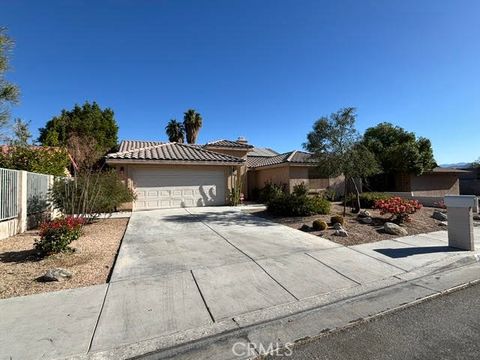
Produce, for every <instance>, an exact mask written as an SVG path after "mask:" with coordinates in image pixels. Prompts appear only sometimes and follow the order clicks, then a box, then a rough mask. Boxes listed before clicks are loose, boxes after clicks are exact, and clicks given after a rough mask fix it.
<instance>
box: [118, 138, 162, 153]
mask: <svg viewBox="0 0 480 360" xmlns="http://www.w3.org/2000/svg"><path fill="white" fill-rule="evenodd" d="M161 144H164V143H162V142H160V141H137V140H123V141H122V142H121V143H120V148H119V149H118V152H124V151H130V150H134V149H140V148H145V147H149V146H155V145H161Z"/></svg>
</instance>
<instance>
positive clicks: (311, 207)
mask: <svg viewBox="0 0 480 360" xmlns="http://www.w3.org/2000/svg"><path fill="white" fill-rule="evenodd" d="M330 206H331V205H330V202H329V201H328V200H326V199H324V198H322V197H320V196H314V197H309V196H307V195H296V194H285V193H282V194H280V195H278V196H276V197H274V198H273V199H271V200H270V201H269V202H268V203H267V210H268V211H269V212H270V213H272V214H275V215H281V216H310V215H315V214H328V213H330Z"/></svg>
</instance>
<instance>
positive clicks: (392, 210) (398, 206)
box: [375, 197, 422, 222]
mask: <svg viewBox="0 0 480 360" xmlns="http://www.w3.org/2000/svg"><path fill="white" fill-rule="evenodd" d="M421 208H422V204H420V203H419V202H418V201H417V200H405V199H402V198H400V197H392V198H390V199H386V200H378V201H375V209H379V210H380V214H381V215H384V214H391V215H392V218H395V220H396V221H398V222H404V221H410V218H409V215H411V214H414V213H416V212H417V210H419V209H421Z"/></svg>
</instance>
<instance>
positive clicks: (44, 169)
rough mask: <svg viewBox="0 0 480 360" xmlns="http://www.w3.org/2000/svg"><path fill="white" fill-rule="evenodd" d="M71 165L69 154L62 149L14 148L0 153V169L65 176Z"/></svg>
mask: <svg viewBox="0 0 480 360" xmlns="http://www.w3.org/2000/svg"><path fill="white" fill-rule="evenodd" d="M69 165H70V158H69V157H68V153H67V151H66V150H64V149H62V148H41V147H35V146H12V147H11V148H9V149H8V151H7V152H1V153H0V167H2V168H6V169H16V170H25V171H31V172H36V173H41V174H50V175H57V176H64V175H65V170H66V169H67V168H68V166H69Z"/></svg>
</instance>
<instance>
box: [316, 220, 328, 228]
mask: <svg viewBox="0 0 480 360" xmlns="http://www.w3.org/2000/svg"><path fill="white" fill-rule="evenodd" d="M312 227H313V229H314V230H317V231H320V230H325V229H327V228H328V225H327V223H326V222H325V221H323V220H320V219H317V220H314V221H313V224H312Z"/></svg>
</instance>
